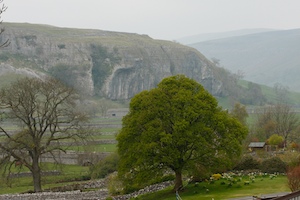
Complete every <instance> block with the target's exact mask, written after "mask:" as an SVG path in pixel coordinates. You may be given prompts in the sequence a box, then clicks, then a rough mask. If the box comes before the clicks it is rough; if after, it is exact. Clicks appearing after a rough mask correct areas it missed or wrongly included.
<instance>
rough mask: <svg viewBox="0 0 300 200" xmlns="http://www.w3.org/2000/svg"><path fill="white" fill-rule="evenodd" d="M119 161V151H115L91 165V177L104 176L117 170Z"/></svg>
mask: <svg viewBox="0 0 300 200" xmlns="http://www.w3.org/2000/svg"><path fill="white" fill-rule="evenodd" d="M118 162H119V155H118V154H117V153H113V154H111V155H109V156H107V157H106V158H104V159H103V160H101V161H100V162H98V163H97V164H96V165H94V166H91V167H90V173H91V178H92V179H96V178H104V177H105V176H107V175H108V174H110V173H112V172H115V171H117V166H118Z"/></svg>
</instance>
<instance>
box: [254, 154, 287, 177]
mask: <svg viewBox="0 0 300 200" xmlns="http://www.w3.org/2000/svg"><path fill="white" fill-rule="evenodd" d="M260 169H261V171H262V172H264V173H270V174H272V173H285V172H286V169H287V165H286V163H285V162H283V161H282V160H281V159H280V158H279V157H273V158H269V159H267V160H264V161H263V162H262V163H261V168H260Z"/></svg>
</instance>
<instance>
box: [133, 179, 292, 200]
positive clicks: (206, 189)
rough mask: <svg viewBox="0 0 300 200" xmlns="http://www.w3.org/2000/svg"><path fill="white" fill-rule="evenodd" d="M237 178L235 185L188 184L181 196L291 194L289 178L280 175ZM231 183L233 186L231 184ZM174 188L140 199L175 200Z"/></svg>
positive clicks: (226, 182) (188, 199)
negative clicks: (288, 183)
mask: <svg viewBox="0 0 300 200" xmlns="http://www.w3.org/2000/svg"><path fill="white" fill-rule="evenodd" d="M241 178H242V179H241V180H240V179H239V178H236V181H235V182H234V183H232V182H230V181H229V180H227V179H220V180H218V181H214V182H213V183H212V182H210V181H207V182H201V183H199V184H195V183H193V184H188V185H187V186H185V188H184V191H182V192H180V193H179V195H180V197H181V198H182V199H183V200H195V199H197V200H212V199H214V200H220V199H231V198H238V197H245V196H261V195H264V194H273V193H279V192H290V190H289V188H288V186H287V178H286V176H284V175H279V176H276V177H274V178H270V176H269V175H267V176H257V177H255V180H253V181H252V179H249V177H248V176H244V177H241ZM248 182H249V184H248ZM230 183H231V184H230ZM171 189H172V188H167V189H165V190H162V191H159V192H156V193H153V194H148V195H143V196H140V197H138V198H137V199H140V200H156V199H160V200H174V199H176V197H175V193H174V192H171Z"/></svg>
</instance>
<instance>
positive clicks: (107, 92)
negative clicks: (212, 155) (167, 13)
mask: <svg viewBox="0 0 300 200" xmlns="http://www.w3.org/2000/svg"><path fill="white" fill-rule="evenodd" d="M3 26H4V27H5V32H4V33H3V34H2V35H1V38H0V41H5V40H6V39H9V40H10V45H9V46H8V47H5V48H3V49H1V50H0V63H1V64H0V76H1V77H6V78H7V77H15V76H14V75H16V74H20V75H29V76H36V77H44V76H54V77H56V78H59V79H61V80H62V81H64V82H65V83H66V84H69V85H71V86H73V87H75V88H77V89H78V90H79V91H81V92H82V93H83V94H85V95H89V96H94V95H98V96H102V97H106V98H108V99H111V100H127V99H130V98H131V97H133V96H134V95H135V94H137V93H139V92H141V91H143V90H149V89H151V88H153V87H155V86H156V85H157V84H158V83H159V82H160V81H161V80H162V79H163V78H165V77H168V76H171V75H175V74H185V75H186V76H188V77H190V78H193V79H195V80H196V81H198V82H199V83H201V84H202V85H203V86H204V87H205V88H206V89H207V90H208V91H209V92H210V93H211V94H213V95H215V96H218V94H220V93H222V83H221V82H220V81H219V80H216V79H215V77H214V74H213V68H214V66H213V64H212V63H211V62H210V61H208V60H207V59H206V58H205V57H204V56H203V55H202V54H201V53H199V52H198V51H197V50H195V49H193V48H191V47H187V46H184V45H181V44H178V43H175V42H171V41H162V40H154V39H152V38H150V37H149V36H147V35H138V34H132V33H120V32H110V31H101V30H82V29H70V28H58V27H52V26H47V25H36V24H16V23H5V24H3ZM11 79H13V78H11Z"/></svg>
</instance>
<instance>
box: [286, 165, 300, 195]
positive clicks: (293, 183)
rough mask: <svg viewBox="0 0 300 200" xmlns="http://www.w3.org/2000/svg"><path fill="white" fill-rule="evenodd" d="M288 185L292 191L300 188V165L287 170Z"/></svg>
mask: <svg viewBox="0 0 300 200" xmlns="http://www.w3.org/2000/svg"><path fill="white" fill-rule="evenodd" d="M287 178H288V186H289V188H290V189H291V191H292V192H294V191H298V190H300V166H297V167H294V168H290V169H289V170H288V172H287Z"/></svg>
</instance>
